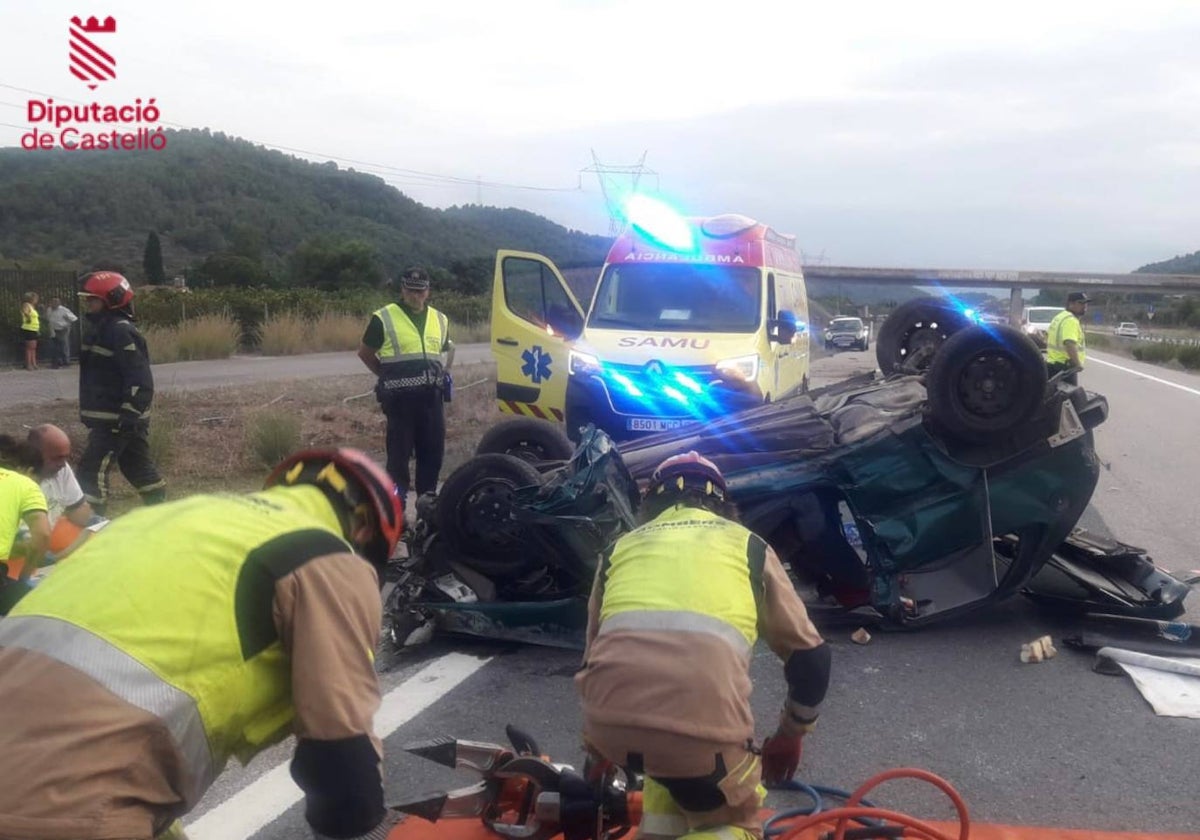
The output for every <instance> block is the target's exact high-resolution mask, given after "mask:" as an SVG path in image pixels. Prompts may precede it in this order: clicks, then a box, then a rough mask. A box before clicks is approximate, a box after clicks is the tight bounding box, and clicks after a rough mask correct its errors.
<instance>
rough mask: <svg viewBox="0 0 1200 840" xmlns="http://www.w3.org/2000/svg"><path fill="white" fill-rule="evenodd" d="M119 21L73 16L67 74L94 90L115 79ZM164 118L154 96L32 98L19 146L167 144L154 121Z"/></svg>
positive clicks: (72, 148) (137, 147)
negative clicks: (66, 100) (68, 100)
mask: <svg viewBox="0 0 1200 840" xmlns="http://www.w3.org/2000/svg"><path fill="white" fill-rule="evenodd" d="M116 34H117V19H116V18H114V17H113V16H112V15H108V16H106V17H104V18H103V19H101V18H97V17H96V16H94V15H93V16H91V17H88V18H86V19H85V18H83V17H82V16H80V15H76V16H74V17H72V18H71V20H70V22H69V24H68V27H67V44H68V65H67V66H68V69H69V70H70V73H71V76H72V77H74V78H75V79H77V80H79V81H81V82H83V83H84V84H86V85H87V87H88V89H89V90H96V89H97V88H98V87H99V86H100V85H101V84H103V83H105V82H113V81H116V78H117V59H116V58H115V57H114V53H115V50H114V48H113V46H112V43H111V42H112V41H113V40H114V38H115V36H116ZM161 117H162V112H161V110H160V109H159V107H158V104H157V100H156V99H155V98H154V97H150V98H148V99H146V100H145V101H143V100H142V98H140V97H139V98H137V99H134V101H133V103H132V104H128V103H126V104H105V103H101V102H88V103H80V104H70V105H64V104H62V103H55V101H54V100H53V99H51V98H46V99H30V100H29V101H28V104H27V108H26V118H27V120H28V122H29V123H30V124H31V125H32V130H31V131H29V132H27V133H26V134H24V135H22V137H21V148H22V149H28V150H37V149H64V150H66V151H92V150H105V151H120V150H145V149H153V150H155V151H162V150H163V149H165V148H166V147H167V135H166V132H164V131H163V129H162V127H161V126H159V125H156V124H157V123H158V122H159V120H160V119H161Z"/></svg>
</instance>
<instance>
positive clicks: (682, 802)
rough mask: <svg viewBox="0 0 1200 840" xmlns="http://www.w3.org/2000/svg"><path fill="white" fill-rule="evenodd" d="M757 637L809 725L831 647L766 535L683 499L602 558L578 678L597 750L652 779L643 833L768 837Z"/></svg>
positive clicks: (795, 714)
mask: <svg viewBox="0 0 1200 840" xmlns="http://www.w3.org/2000/svg"><path fill="white" fill-rule="evenodd" d="M760 633H761V635H762V636H763V638H764V639H765V640H766V641H767V643H768V644H769V645H770V647H771V649H772V650H773V651H774V652H775V653H776V654H777V655H778V656H779V657H780V659H782V660H783V661H784V662H785V669H784V671H785V676H786V678H787V682H788V684H789V700H788V703H787V706H786V707H785V713H784V718H786V719H788V720H791V721H795V726H796V729H795V730H794V731H795V732H797V733H798V732H799V731H806V729H807V727H808V726H810V725H811V724H812V722H813V721H815V719H816V716H817V711H816V707H817V706H818V705H819V704H820V702H821V700H822V699H823V698H824V695H825V690H826V686H827V684H828V679H829V651H828V648H827V646H826V645H825V644H824V642H823V640H822V639H821V636H820V634H819V633H818V632H817V630H816V628H815V627H814V626H813V624H812V622H811V621H810V620H809V617H808V613H807V611H806V610H805V609H804V605H803V603H802V602H801V601H800V599H799V597H797V595H796V592H795V589H794V588H793V587H792V584H791V582H790V581H789V580H788V577H787V573H786V572H785V571H784V569H783V566H782V565H781V564H780V562H779V558H778V557H777V556H776V555H775V552H774V551H773V550H772V549H771V548H770V547H769V546H768V545H767V544H766V543H765V542H764V541H763V540H762V539H761V538H759V537H758V536H756V535H754V534H752V533H751V532H750V531H749V530H747V529H746V528H745V527H743V526H741V525H739V524H737V523H736V522H733V521H731V520H728V519H725V518H723V517H720V516H718V515H716V514H714V513H711V512H709V511H707V510H703V509H701V508H698V507H691V506H687V505H683V504H676V505H674V506H673V507H670V508H668V509H667V510H665V511H664V512H663V513H661V514H660V515H659V516H657V517H656V518H655V519H653V520H651V521H650V522H648V523H646V524H645V525H642V526H641V527H639V528H637V529H635V530H633V531H631V532H629V533H628V534H626V535H625V536H623V537H622V538H621V539H620V540H618V541H617V543H616V545H615V546H614V548H613V550H612V552H611V554H610V555H609V556H608V557H607V559H606V560H605V561H604V562H603V563H602V564H601V567H600V569H599V570H598V572H597V576H596V581H595V584H594V586H593V590H592V596H591V599H590V601H589V614H588V631H587V648H586V651H585V653H584V664H583V669H582V670H581V671H580V672H579V674H578V675H577V676H576V678H575V679H576V684H577V686H578V688H579V691H580V694H581V697H582V701H583V718H584V737H585V739H586V741H587V743H588V744H589V745H590V747H591V748H592V749H593V750H595V751H596V752H598V753H600V754H601V755H602V756H604V757H605V758H607V759H608V760H610V761H612V762H614V763H616V764H618V765H621V766H625V767H632V768H633V769H635V770H641V771H643V772H644V773H645V776H646V787H645V795H644V800H643V820H642V824H641V834H640V836H641V837H642V838H674V837H679V836H681V835H683V834H684V833H685V832H688V831H689V830H690V831H697V830H700V829H704V828H712V827H724V829H725V830H727V831H728V832H735V833H730V835H729V836H731V837H747V836H752V837H758V836H761V828H760V823H759V820H758V818H757V813H758V809H759V806H760V804H761V801H762V794H763V790H762V788H761V786H760V784H759V782H760V778H761V763H760V761H759V758H758V756H757V755H756V754H755V753H754V751H753V750H752V748H751V743H752V739H753V737H754V719H753V716H752V714H751V711H750V692H751V683H750V660H751V657H752V651H753V648H754V644H755V642H756V641H757V639H758V637H759V635H760ZM780 727H781V731H784V730H786V729H787V726H786V725H785V722H784V721H783V720H781V724H780ZM789 734H792V733H791V732H789ZM690 836H699V835H689V837H690Z"/></svg>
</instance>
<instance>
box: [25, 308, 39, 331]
mask: <svg viewBox="0 0 1200 840" xmlns="http://www.w3.org/2000/svg"><path fill="white" fill-rule="evenodd" d="M41 321H42V319H41V316H40V315H38V311H37V307H36V306H34V305H33V304H32V303H27V304H25V305H23V306H22V307H21V329H23V330H28V331H30V332H41Z"/></svg>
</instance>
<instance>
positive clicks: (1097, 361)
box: [1089, 355, 1200, 397]
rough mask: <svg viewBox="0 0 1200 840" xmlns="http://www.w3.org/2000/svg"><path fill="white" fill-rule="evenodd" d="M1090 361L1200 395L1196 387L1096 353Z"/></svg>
mask: <svg viewBox="0 0 1200 840" xmlns="http://www.w3.org/2000/svg"><path fill="white" fill-rule="evenodd" d="M1089 361H1093V362H1095V363H1096V364H1100V365H1104V366H1105V367H1110V368H1116V369H1117V370H1123V371H1125V372H1126V373H1132V374H1133V375H1134V376H1140V377H1142V378H1143V379H1149V380H1150V381H1151V382H1158V383H1160V384H1162V385H1170V386H1171V387H1172V388H1178V389H1179V390H1180V391H1187V392H1188V393H1189V394H1195V395H1196V396H1197V397H1200V391H1197V390H1196V389H1195V388H1189V387H1187V386H1186V385H1180V384H1179V383H1178V382H1171V381H1169V380H1167V379H1159V378H1158V377H1157V376H1151V375H1150V374H1148V373H1142V372H1141V371H1140V370H1134V369H1133V368H1127V367H1124V366H1122V365H1114V364H1113V363H1112V362H1105V361H1101V360H1100V359H1097V358H1096V357H1095V355H1093V356H1092V358H1091V359H1090V360H1089Z"/></svg>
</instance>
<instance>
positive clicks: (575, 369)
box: [569, 350, 601, 376]
mask: <svg viewBox="0 0 1200 840" xmlns="http://www.w3.org/2000/svg"><path fill="white" fill-rule="evenodd" d="M600 371H601V369H600V360H599V359H598V358H596V357H595V356H593V355H592V354H591V353H583V352H581V351H579V350H572V351H571V355H570V364H569V373H570V374H571V376H587V375H589V374H593V375H598V374H599V373H600Z"/></svg>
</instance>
